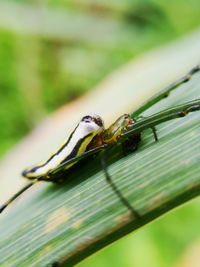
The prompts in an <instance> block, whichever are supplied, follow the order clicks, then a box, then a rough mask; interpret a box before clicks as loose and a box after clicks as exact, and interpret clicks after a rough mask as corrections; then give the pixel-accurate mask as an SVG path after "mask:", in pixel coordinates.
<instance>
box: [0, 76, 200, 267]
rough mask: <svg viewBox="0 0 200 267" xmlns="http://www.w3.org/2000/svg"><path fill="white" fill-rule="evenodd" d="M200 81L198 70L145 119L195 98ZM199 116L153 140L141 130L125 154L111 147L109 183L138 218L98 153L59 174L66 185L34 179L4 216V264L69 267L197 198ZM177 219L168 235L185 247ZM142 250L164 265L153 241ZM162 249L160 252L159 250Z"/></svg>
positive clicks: (163, 129) (161, 130) (164, 128)
mask: <svg viewBox="0 0 200 267" xmlns="http://www.w3.org/2000/svg"><path fill="white" fill-rule="evenodd" d="M199 84H200V74H199V73H198V74H195V75H194V76H193V78H192V80H190V81H189V82H187V83H185V84H183V85H181V86H180V87H178V88H177V89H176V90H175V91H174V92H172V94H171V95H170V96H169V97H168V98H166V99H164V100H162V101H160V102H159V103H157V104H156V105H155V106H153V107H152V108H150V109H148V110H147V111H146V112H145V113H144V114H145V115H146V116H147V115H150V114H152V113H154V112H155V110H156V111H158V110H163V109H164V108H166V107H171V106H174V105H177V104H180V103H184V102H185V101H189V100H193V99H196V98H198V97H199ZM199 118H200V112H199V111H197V112H195V113H193V114H190V115H188V116H187V117H184V118H179V119H176V120H172V121H168V122H166V123H163V124H161V125H158V126H157V130H158V136H159V142H157V143H155V141H154V140H153V138H152V132H151V131H150V130H146V131H145V132H144V134H143V139H142V142H141V144H140V147H139V149H138V150H137V151H136V152H135V153H130V154H129V155H127V156H124V155H123V153H122V151H121V147H120V146H116V147H114V149H112V150H110V151H109V152H108V153H109V154H108V155H109V156H107V158H108V159H109V173H110V175H111V177H112V180H113V182H114V183H115V184H116V185H117V187H118V188H119V189H120V191H121V192H122V193H123V195H124V196H126V198H127V199H128V201H129V203H130V204H131V205H132V206H133V207H134V208H135V209H136V210H137V212H138V213H139V214H140V216H141V218H140V219H139V220H137V219H133V218H132V216H130V211H128V210H127V207H125V206H124V205H123V204H122V203H121V201H120V199H119V198H118V197H117V196H116V195H115V193H114V192H113V191H112V189H111V188H110V187H109V185H108V184H107V183H106V181H105V175H104V172H103V170H102V169H101V166H100V164H99V162H100V157H101V155H99V156H97V157H96V158H94V159H91V160H89V161H87V160H86V161H85V163H84V164H81V163H80V166H79V168H77V166H76V168H74V170H73V171H72V172H67V173H66V174H63V178H64V179H66V183H65V184H62V185H59V184H57V185H55V184H53V185H52V184H41V185H40V186H39V184H38V187H37V190H34V188H32V189H30V190H29V194H26V195H23V196H22V197H21V201H20V202H21V203H14V204H13V205H12V207H10V210H9V211H8V212H7V213H4V214H2V215H3V216H2V218H1V222H0V229H1V241H0V246H1V248H2V249H1V252H0V263H1V265H2V266H4V265H5V264H6V265H5V266H7V265H11V266H47V265H48V264H50V263H53V262H55V261H61V263H63V264H66V266H73V265H74V264H76V263H77V262H79V261H80V260H82V259H84V258H85V257H87V256H88V255H90V254H91V253H93V252H96V251H98V250H99V249H100V248H102V247H104V246H105V245H108V244H110V243H111V242H113V241H115V240H117V239H119V238H120V237H122V236H124V235H125V234H127V233H129V232H131V231H133V230H135V229H137V228H139V227H141V226H143V225H144V224H146V223H148V222H149V221H152V220H153V219H155V218H157V217H159V216H160V215H162V214H164V213H165V212H167V211H169V210H170V209H172V208H174V207H176V206H178V205H180V204H182V203H184V202H186V201H187V200H190V199H192V198H193V197H195V196H198V195H199V192H200V179H199V171H200V165H199V160H200V153H199V151H200V143H199V142H198V140H199V138H200V131H199ZM82 163H83V162H82ZM184 216H185V215H184ZM184 218H185V217H184ZM187 220H188V221H190V219H187ZM187 220H186V221H187ZM13 222H15V223H13ZM178 222H180V219H178V220H177V225H175V226H173V225H171V224H170V225H171V231H172V233H171V235H172V236H173V235H174V236H177V237H179V238H178V240H177V241H176V242H175V241H174V246H178V245H179V244H180V245H181V246H182V247H183V245H184V243H186V241H188V240H189V238H188V237H184V236H183V237H182V233H181V231H180V229H179V228H178V224H179V223H178ZM178 229H179V231H178ZM174 231H177V233H174ZM154 232H155V233H156V237H157V240H156V241H157V244H158V245H159V244H162V249H163V251H164V250H165V246H168V245H169V243H170V240H169V239H168V238H167V237H166V239H165V240H164V244H163V240H162V237H161V234H162V227H161V228H159V227H156V228H154ZM190 232H191V233H193V231H190ZM152 233H153V231H152ZM191 235H192V234H191ZM148 245H149V246H148ZM127 249H130V247H127ZM145 249H146V251H144V248H143V250H142V252H141V251H140V254H141V253H144V252H146V253H147V255H148V257H151V258H152V260H155V259H157V262H160V263H162V259H160V258H159V255H158V254H157V255H156V253H157V252H156V251H154V248H153V247H151V244H150V242H149V244H148V243H147V244H146V246H145ZM179 251H180V250H179V248H178V247H176V250H175V251H174V252H173V254H171V255H169V256H165V257H164V260H165V263H164V265H163V266H169V265H167V264H168V263H169V262H170V261H172V259H174V258H175V255H176V253H178V252H179ZM162 253H163V254H164V252H162V251H161V250H160V255H162ZM119 257H121V254H120V253H119ZM126 260H128V259H127V257H126V258H125V261H126ZM136 260H137V259H136ZM113 262H114V264H115V262H116V266H120V265H118V264H119V263H120V262H121V263H122V262H123V259H122V258H121V259H119V261H118V259H117V256H115V259H113ZM112 264H113V263H112ZM165 264H166V265H165ZM122 265H124V264H123V263H122ZM95 266H96V265H95ZM127 266H128V265H127ZM144 266H145V265H144Z"/></svg>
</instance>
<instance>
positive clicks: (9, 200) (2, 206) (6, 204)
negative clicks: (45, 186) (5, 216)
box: [0, 179, 38, 213]
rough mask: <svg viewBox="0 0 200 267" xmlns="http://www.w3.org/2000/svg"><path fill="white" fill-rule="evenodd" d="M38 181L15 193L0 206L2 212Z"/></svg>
mask: <svg viewBox="0 0 200 267" xmlns="http://www.w3.org/2000/svg"><path fill="white" fill-rule="evenodd" d="M36 182H38V180H37V179H35V180H33V181H32V182H30V183H28V184H27V185H25V186H24V187H23V188H22V189H20V190H19V191H18V192H17V193H16V194H14V195H13V196H12V197H11V198H10V199H8V200H7V201H6V202H5V203H4V204H3V205H1V206H0V213H2V212H3V211H4V209H6V208H7V207H8V205H10V204H11V203H12V202H13V201H14V200H15V199H16V198H18V197H19V196H20V195H21V194H23V193H24V192H25V191H26V190H28V189H29V188H30V187H31V186H32V185H34V184H35V183H36Z"/></svg>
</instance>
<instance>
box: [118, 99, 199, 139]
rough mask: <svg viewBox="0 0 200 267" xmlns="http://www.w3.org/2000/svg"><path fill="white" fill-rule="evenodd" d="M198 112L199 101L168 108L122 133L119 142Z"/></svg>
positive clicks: (136, 123)
mask: <svg viewBox="0 0 200 267" xmlns="http://www.w3.org/2000/svg"><path fill="white" fill-rule="evenodd" d="M198 110H200V99H197V100H193V101H189V102H186V103H184V104H182V105H178V106H176V107H174V108H169V109H166V110H164V111H161V112H158V113H156V114H154V115H152V116H149V117H146V118H145V119H143V120H140V121H138V122H135V123H134V124H133V126H132V129H131V130H129V131H127V132H126V133H123V134H122V135H121V138H120V140H119V141H120V142H123V140H124V139H125V138H127V137H129V136H131V135H133V134H136V133H141V132H142V131H144V130H145V129H148V128H152V127H155V126H156V125H158V124H160V123H163V122H166V121H169V120H173V119H176V118H181V117H184V116H186V115H187V114H189V113H190V112H194V111H198Z"/></svg>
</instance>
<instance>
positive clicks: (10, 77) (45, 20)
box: [0, 0, 200, 267]
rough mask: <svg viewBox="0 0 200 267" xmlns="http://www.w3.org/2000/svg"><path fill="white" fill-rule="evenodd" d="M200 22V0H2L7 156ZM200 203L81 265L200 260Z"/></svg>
mask: <svg viewBox="0 0 200 267" xmlns="http://www.w3.org/2000/svg"><path fill="white" fill-rule="evenodd" d="M199 26H200V2H199V0H169V1H164V0H110V1H105V0H97V1H95V0H66V1H64V0H49V1H45V0H35V1H34V0H32V1H23V0H16V1H14V0H13V1H0V125H1V130H0V140H1V145H0V157H2V158H3V157H4V155H5V154H6V153H7V152H8V151H9V150H10V149H12V147H13V146H14V145H15V144H16V143H17V142H18V141H20V140H21V139H22V138H23V137H24V136H25V135H27V134H28V133H29V132H31V130H32V129H33V128H34V127H35V126H36V125H38V124H39V123H40V122H41V121H42V120H43V119H44V118H45V117H46V116H47V115H48V114H50V113H51V112H53V111H55V110H57V109H58V108H59V107H61V106H62V105H64V104H66V103H67V102H70V101H72V100H74V99H76V98H78V97H80V96H81V95H83V94H85V93H86V92H88V91H89V90H92V88H93V87H94V86H95V85H97V84H98V82H100V81H101V80H102V79H103V78H105V77H106V76H107V75H108V74H110V73H112V71H113V70H115V69H117V68H118V67H120V66H121V65H122V64H125V63H127V62H129V61H130V60H133V59H134V57H136V56H139V55H140V54H142V53H144V52H145V51H148V50H150V49H151V48H155V47H159V46H162V45H164V44H166V43H168V42H170V41H171V40H175V39H178V38H179V37H181V36H183V35H185V34H187V33H189V32H191V31H193V30H195V29H197V28H198V27H199ZM199 205H200V201H199V200H198V199H196V200H194V201H192V202H191V203H189V204H187V205H185V206H183V207H181V208H179V209H176V210H175V211H173V212H171V213H170V214H168V215H165V216H164V217H162V218H160V219H159V220H157V221H155V222H154V223H151V224H149V225H147V226H145V227H144V228H143V229H140V230H139V231H138V232H136V233H134V234H132V235H129V236H127V237H125V238H123V239H121V240H120V241H118V242H116V243H115V244H113V245H111V246H109V247H107V248H106V249H104V250H102V251H101V252H99V253H96V254H95V255H93V256H92V257H90V258H88V259H87V260H85V261H84V262H82V263H80V264H79V266H80V267H86V266H87V267H90V266H95V267H96V266H99V267H102V266H118V267H121V266H124V267H129V266H130V267H132V266H137V267H151V266H152V267H162V266H163V267H169V266H174V267H189V266H193V267H196V266H200V260H199V263H198V264H199V265H195V264H196V263H197V260H195V257H198V251H199V252H200V233H199V232H200V231H199V224H200V223H199V222H200V212H199V211H200V208H199V207H200V206H199ZM199 254H200V253H199ZM186 264H187V265H186Z"/></svg>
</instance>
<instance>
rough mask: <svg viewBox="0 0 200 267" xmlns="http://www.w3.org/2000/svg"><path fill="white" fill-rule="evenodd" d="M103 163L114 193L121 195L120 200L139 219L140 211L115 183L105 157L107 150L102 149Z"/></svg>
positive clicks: (107, 179)
mask: <svg viewBox="0 0 200 267" xmlns="http://www.w3.org/2000/svg"><path fill="white" fill-rule="evenodd" d="M101 165H102V168H103V170H104V173H105V177H106V181H107V183H108V184H109V185H110V186H111V188H112V190H113V191H114V193H115V194H116V195H117V196H118V197H119V199H120V201H121V202H122V203H123V204H124V205H125V206H126V207H127V208H128V210H129V211H130V212H131V215H132V217H133V219H139V218H140V215H139V214H138V212H137V211H136V210H135V209H134V208H133V207H132V206H131V205H130V204H129V202H128V200H127V199H126V198H125V197H124V196H123V195H122V193H121V192H120V191H119V189H118V188H117V186H116V185H115V184H114V183H113V181H112V179H111V176H110V175H109V173H108V167H107V164H106V157H105V151H102V153H101Z"/></svg>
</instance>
